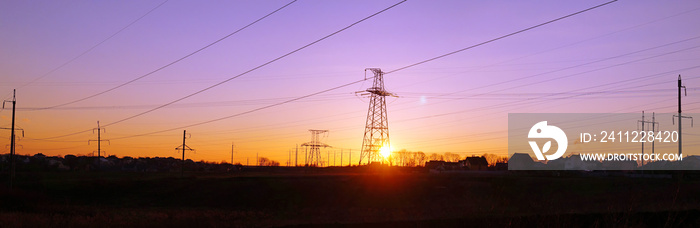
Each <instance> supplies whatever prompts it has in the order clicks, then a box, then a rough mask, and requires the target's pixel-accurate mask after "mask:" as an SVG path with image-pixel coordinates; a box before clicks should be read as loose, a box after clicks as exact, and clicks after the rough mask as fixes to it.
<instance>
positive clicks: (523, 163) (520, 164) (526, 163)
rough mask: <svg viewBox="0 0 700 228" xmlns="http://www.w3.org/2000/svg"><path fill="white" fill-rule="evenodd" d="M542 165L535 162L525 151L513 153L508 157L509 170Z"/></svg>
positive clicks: (533, 167)
mask: <svg viewBox="0 0 700 228" xmlns="http://www.w3.org/2000/svg"><path fill="white" fill-rule="evenodd" d="M538 164H539V165H538ZM543 165H544V164H542V163H539V162H535V161H534V160H532V157H530V155H528V154H525V153H515V154H513V156H511V157H510V159H508V169H510V170H527V169H538V168H540V169H541V168H543V167H542V166H543Z"/></svg>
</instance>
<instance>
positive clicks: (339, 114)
mask: <svg viewBox="0 0 700 228" xmlns="http://www.w3.org/2000/svg"><path fill="white" fill-rule="evenodd" d="M162 2H163V1H2V2H0V31H2V32H0V79H2V80H1V81H2V84H0V96H2V97H1V98H3V99H10V98H11V93H12V89H15V88H16V89H17V102H18V103H17V106H18V110H17V126H18V127H21V128H23V129H24V130H25V131H26V132H25V133H26V134H25V137H24V138H22V139H21V140H20V141H19V142H18V144H20V145H22V147H19V148H18V149H17V153H18V154H35V153H44V154H46V155H66V154H89V153H91V152H93V151H95V150H96V146H95V145H94V144H91V145H88V143H87V142H88V140H89V139H96V137H97V136H96V134H93V133H92V132H84V133H81V134H76V135H72V136H68V137H60V138H53V137H55V136H60V135H65V134H70V133H74V132H80V131H85V130H90V129H92V128H94V127H96V122H97V121H98V120H99V121H100V122H101V123H103V124H107V123H112V122H114V121H117V120H120V119H123V118H126V117H129V116H132V115H135V114H138V113H140V112H143V111H146V110H148V109H150V108H154V107H156V106H158V105H162V104H165V103H168V102H171V101H173V100H176V99H178V98H182V97H184V96H186V95H189V94H191V93H193V92H196V91H198V90H201V89H203V88H206V87H208V86H211V85H214V84H216V83H218V82H221V81H223V80H225V79H228V78H230V77H233V76H235V75H238V74H240V73H243V72H245V71H247V70H249V69H251V68H253V67H256V66H258V65H260V64H262V63H265V62H267V61H270V60H272V59H274V58H276V57H278V56H281V55H283V54H285V53H288V52H290V51H292V50H294V49H297V48H299V47H301V46H303V45H306V44H308V43H310V42H312V41H314V40H317V39H319V38H321V37H323V36H326V35H328V34H330V33H332V32H334V31H337V30H338V29H341V28H343V27H345V26H347V25H349V24H351V23H354V22H356V21H358V20H360V19H362V18H364V17H366V16H369V15H371V14H373V13H375V12H377V11H380V10H382V9H384V8H386V7H388V6H391V5H393V4H395V3H396V2H398V1H305V0H301V1H298V2H295V3H293V4H291V5H290V6H288V7H287V8H285V9H283V10H281V11H279V12H278V13H276V14H273V15H272V16H270V17H268V18H266V19H264V20H262V21H260V22H259V23H257V24H255V25H252V26H251V27H249V28H247V29H245V30H243V31H241V32H239V33H237V34H235V35H233V36H231V37H229V38H227V39H225V40H223V41H221V42H219V43H217V44H215V45H213V46H211V47H209V48H207V49H205V50H203V51H201V52H199V53H197V54H195V55H193V56H191V57H189V58H187V59H185V60H183V61H181V62H178V63H177V64H174V65H172V66H169V67H167V68H165V69H163V70H160V71H158V72H156V73H154V74H152V75H150V76H148V77H146V78H143V79H141V80H138V81H136V82H134V83H132V84H129V85H127V86H124V87H121V88H119V89H116V90H114V91H111V92H108V93H106V94H103V95H100V96H97V97H94V98H91V99H88V100H85V101H82V102H78V103H75V104H71V105H67V106H63V107H58V108H53V109H46V110H33V108H42V107H49V106H53V105H58V104H62V103H66V102H70V101H74V100H76V99H80V98H84V97H86V96H89V95H93V94H95V93H98V92H102V91H105V90H107V89H109V88H112V87H114V86H117V85H119V84H121V83H124V82H126V81H129V80H132V79H134V78H137V77H139V76H142V75H144V74H147V73H148V72H151V71H153V70H156V69H158V68H160V67H162V66H164V65H167V64H168V63H171V62H173V61H175V60H177V59H179V58H182V57H183V56H186V55H188V54H190V53H192V52H194V51H195V50H197V49H200V48H202V47H204V46H206V45H208V44H210V43H212V42H214V41H216V40H218V39H220V38H222V37H223V36H225V35H227V34H229V33H231V32H233V31H235V30H237V29H239V28H241V27H243V26H245V25H247V24H249V23H251V22H252V21H254V20H257V19H258V18H260V17H262V16H264V15H266V14H268V13H270V12H272V11H273V10H275V9H277V8H279V7H281V6H283V5H285V4H287V3H288V2H289V1H168V2H166V3H164V4H163V5H162V6H160V7H159V8H157V9H155V10H154V11H152V12H151V13H150V14H148V15H146V16H145V17H143V18H142V19H140V20H139V21H137V22H136V23H134V24H132V25H131V26H128V27H126V29H124V30H123V31H121V32H119V33H117V34H116V35H115V36H113V37H112V38H110V39H108V40H106V41H105V42H104V43H101V44H100V45H97V44H99V43H100V42H102V41H104V40H105V39H107V38H108V37H110V36H111V35H112V34H115V33H116V32H117V31H119V30H120V29H122V28H124V27H125V26H127V25H129V24H130V23H132V22H133V21H134V20H136V19H137V18H139V17H141V16H143V15H144V14H146V13H147V12H149V11H150V10H152V9H153V8H155V7H156V6H158V5H160V4H161V3H162ZM604 2H606V1H575V2H572V1H537V2H521V1H407V2H405V3H403V4H401V5H398V6H397V7H395V8H392V9H390V10H388V11H386V12H384V13H382V14H379V15H377V16H375V17H373V18H371V19H369V20H367V21H364V22H362V23H360V24H358V25H356V26H354V27H352V28H350V29H348V30H345V31H343V32H341V33H339V34H337V35H335V36H333V37H330V38H328V39H326V40H324V41H322V42H319V43H317V44H315V45H313V46H310V47H308V48H306V49H304V50H302V51H299V52H297V53H295V54H293V55H290V56H288V57H286V58H284V59H282V60H280V61H277V62H274V63H272V64H270V65H268V66H265V67H263V68H261V69H259V70H256V71H253V72H251V73H249V74H246V75H244V76H242V77H240V78H237V79H234V80H232V81H229V82H227V83H225V84H223V85H221V86H218V87H215V88H214V89H211V90H208V91H206V92H203V93H201V94H198V95H196V96H193V97H190V98H188V99H185V100H183V101H181V102H178V103H176V104H173V105H170V106H168V107H165V108H163V109H159V110H156V111H154V112H151V113H148V114H145V115H142V116H139V117H136V118H134V119H130V120H128V121H124V122H121V123H118V124H114V125H111V126H108V127H106V129H107V130H106V133H104V134H103V138H104V139H111V141H110V144H109V145H104V146H103V150H105V151H106V152H107V154H110V155H111V154H115V155H117V156H133V157H146V156H148V157H154V156H160V157H169V156H173V157H179V156H180V154H179V153H178V152H176V151H175V150H174V148H175V147H177V146H179V145H180V144H181V143H182V130H184V129H185V128H179V129H177V130H171V131H167V132H162V133H158V134H153V135H147V136H140V137H130V136H134V135H139V134H144V133H150V132H155V131H160V130H165V129H172V128H178V127H182V126H187V125H190V124H195V123H200V122H204V121H207V120H212V119H217V118H220V117H224V116H229V115H233V114H236V113H241V112H246V111H250V110H253V109H256V108H259V107H263V106H266V105H270V104H274V103H278V102H281V101H284V100H287V99H291V98H295V97H299V96H304V95H307V94H311V93H314V92H318V91H322V90H325V89H328V88H332V87H335V86H339V85H343V84H346V83H350V82H353V81H356V80H360V79H362V78H363V77H364V69H365V68H368V67H378V68H382V69H383V70H384V71H391V70H394V69H398V68H401V67H404V66H407V65H410V64H413V63H416V62H420V61H423V60H426V59H429V58H432V57H435V56H439V55H442V54H445V53H448V52H451V51H455V50H459V49H461V48H465V47H468V46H471V45H474V44H477V43H481V42H484V41H487V40H490V39H493V38H496V37H499V36H502V35H505V34H508V33H511V32H515V31H518V30H520V29H524V28H527V27H529V26H533V25H536V24H539V23H542V22H545V21H548V20H551V19H554V18H557V17H561V16H564V15H567V14H570V13H573V12H576V11H579V10H583V9H586V8H589V7H592V6H595V5H598V4H601V3H604ZM699 22H700V2H698V1H673V2H668V1H619V2H615V3H612V4H610V5H607V6H604V7H601V8H598V9H595V10H592V11H589V12H586V13H583V14H580V15H576V16H574V17H571V18H567V19H565V20H562V21H558V22H555V23H552V24H549V25H546V26H543V27H540V28H537V29H534V30H530V31H527V32H524V33H521V34H517V35H515V36H512V37H508V38H505V39H502V40H498V41H495V42H492V43H489V44H486V45H483V46H479V47H477V48H473V49H470V50H467V51H464V52H460V53H458V54H455V55H451V56H448V57H445V58H441V59H439V60H436V61H432V62H429V63H425V64H421V65H418V66H415V67H412V68H408V69H405V70H401V71H397V72H395V73H391V74H387V75H386V88H387V89H388V90H389V91H392V92H394V93H396V94H397V95H399V97H398V98H389V99H388V102H387V103H388V110H389V113H388V116H389V126H390V135H391V142H392V147H393V148H394V149H395V150H400V149H407V150H410V151H423V152H426V153H444V152H452V153H458V154H460V155H462V156H468V155H474V154H476V155H480V154H483V153H494V154H499V155H506V154H507V121H508V119H507V117H508V113H520V112H554V113H588V112H592V113H608V112H619V113H625V112H629V113H638V112H641V111H643V110H644V111H646V112H657V113H664V112H665V113H672V112H675V111H676V110H677V107H676V93H677V90H676V78H677V77H678V75H679V74H681V75H683V77H684V79H685V80H684V82H685V85H686V86H687V88H688V96H687V97H685V98H684V105H685V106H684V111H687V112H689V113H692V112H697V109H700V98H699V97H700V96H699V95H698V90H697V89H698V88H700V86H698V85H700V80H697V79H698V78H699V77H700V61H698V60H700V48H699V47H700V29H698V28H700V24H699ZM95 45H97V46H95ZM92 47H95V48H94V49H92V50H90V48H92ZM87 50H90V51H88V52H86V51H87ZM84 52H86V53H85V54H84V55H82V56H81V53H84ZM77 56H80V57H79V58H76V57H77ZM74 58H76V59H75V60H74V61H71V59H74ZM65 63H68V64H65ZM64 64H65V65H64ZM54 69H56V70H55V71H54ZM497 83H498V84H497ZM370 84H371V82H370V81H366V82H364V83H360V84H355V85H352V86H349V87H344V88H341V89H338V90H334V91H330V92H328V93H324V94H321V95H317V96H313V97H310V98H306V99H302V100H299V101H295V102H291V103H287V104H284V105H280V106H276V107H272V108H269V109H265V110H261V111H257V112H253V113H250V114H245V115H241V116H237V117H234V118H230V119H226V120H222V121H217V122H214V123H209V124H203V125H200V126H195V127H188V128H186V130H187V131H188V133H191V138H190V139H188V141H187V144H188V145H189V146H190V147H192V148H195V149H197V151H196V153H190V154H187V158H191V159H193V160H207V161H217V162H218V161H222V160H226V161H229V160H230V151H231V143H232V142H235V144H236V151H237V153H236V155H235V158H234V159H235V160H236V161H237V162H242V163H244V164H245V160H246V158H251V159H250V160H251V163H252V161H253V159H254V158H255V156H256V153H259V155H260V156H265V157H269V158H272V159H274V160H277V161H280V162H281V163H282V164H285V163H286V161H287V156H288V151H289V150H290V149H293V148H294V147H295V145H296V144H301V143H304V142H307V141H309V140H310V137H311V135H310V133H309V132H308V130H309V129H328V130H329V131H330V133H329V134H328V135H327V136H326V137H324V138H323V142H325V143H327V144H329V145H331V146H334V147H335V148H334V149H331V152H337V153H338V154H339V153H340V149H341V148H343V150H344V152H345V153H346V156H347V152H348V151H349V150H352V152H353V155H352V157H353V162H356V161H357V158H358V157H359V150H360V147H361V145H362V137H363V132H364V127H365V126H364V124H365V118H366V114H367V106H368V100H367V98H362V97H358V96H356V95H355V92H356V91H361V90H364V89H366V88H367V87H368V86H369V85H370ZM601 91H603V93H601V94H588V95H585V94H582V93H584V92H601ZM552 93H561V94H559V95H554V96H547V95H552ZM6 107H9V106H6ZM0 117H1V118H2V119H0V127H9V126H10V117H11V112H10V111H9V110H3V111H0ZM668 128H671V126H668ZM0 134H1V135H0V136H1V137H2V138H4V139H8V138H9V131H7V130H3V131H2V132H0ZM691 134H693V133H691ZM125 137H127V138H125ZM693 137H694V136H693V135H688V136H685V135H684V139H685V140H695V139H693ZM697 137H698V136H695V138H697ZM46 138H52V139H51V140H50V141H47V140H42V139H46ZM120 138H121V139H120ZM7 143H8V144H9V140H8V142H7ZM0 150H1V151H2V153H7V152H8V151H9V149H7V148H2V149H0ZM323 156H324V159H325V156H326V151H323ZM337 159H338V161H339V158H337ZM331 162H332V160H331ZM345 162H347V160H345Z"/></svg>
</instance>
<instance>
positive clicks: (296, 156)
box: [294, 144, 299, 166]
mask: <svg viewBox="0 0 700 228" xmlns="http://www.w3.org/2000/svg"><path fill="white" fill-rule="evenodd" d="M298 161H299V144H297V145H296V147H295V148H294V166H299V162H298Z"/></svg>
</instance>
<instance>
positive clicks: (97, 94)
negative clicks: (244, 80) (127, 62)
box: [37, 0, 297, 126]
mask: <svg viewBox="0 0 700 228" xmlns="http://www.w3.org/2000/svg"><path fill="white" fill-rule="evenodd" d="M296 1H297V0H293V1H291V2H289V3H287V4H286V5H284V6H282V7H280V8H278V9H276V10H274V11H272V12H270V13H268V14H267V15H265V16H263V17H261V18H258V19H257V20H255V21H253V22H251V23H249V24H247V25H246V26H243V27H242V28H239V29H238V30H236V31H234V32H232V33H229V34H228V35H226V36H224V37H222V38H219V39H218V40H216V41H214V42H212V43H209V44H207V45H206V46H204V47H202V48H200V49H197V50H196V51H194V52H191V53H189V54H187V55H185V56H183V57H181V58H179V59H177V60H175V61H172V62H170V63H168V64H165V65H164V66H162V67H159V68H158V69H155V70H153V71H151V72H148V73H146V74H144V75H141V76H139V77H137V78H134V79H131V80H130V81H127V82H124V83H122V84H119V85H117V86H115V87H112V88H109V89H107V90H105V91H102V92H99V93H96V94H93V95H90V96H87V97H83V98H80V99H77V100H74V101H70V102H67V103H63V104H59V105H54V106H50V107H45V108H40V109H37V110H46V109H53V108H57V107H62V106H66V105H70V104H75V103H78V102H81V101H84V100H87V99H90V98H93V97H96V96H99V95H102V94H105V93H108V92H110V91H113V90H116V89H118V88H121V87H123V86H126V85H128V84H131V83H133V82H135V81H138V80H140V79H143V78H145V77H148V76H150V75H152V74H154V73H156V72H158V71H160V70H163V69H165V68H167V67H169V66H172V65H174V64H176V63H178V62H180V61H182V60H184V59H187V58H189V57H190V56H193V55H195V54H197V53H199V52H200V51H203V50H204V49H207V48H209V47H211V46H213V45H215V44H217V43H219V42H221V41H223V40H225V39H227V38H229V37H231V36H233V35H235V34H236V33H238V32H240V31H243V30H244V29H246V28H248V27H250V26H252V25H254V24H256V23H258V22H259V21H261V20H263V19H265V18H267V17H269V16H271V15H272V14H274V13H276V12H278V11H280V10H282V9H284V8H286V7H287V6H289V5H291V4H292V3H294V2H296ZM166 106H167V105H166ZM112 124H114V123H112ZM107 125H111V124H107ZM107 125H105V126H107Z"/></svg>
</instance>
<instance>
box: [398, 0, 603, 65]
mask: <svg viewBox="0 0 700 228" xmlns="http://www.w3.org/2000/svg"><path fill="white" fill-rule="evenodd" d="M616 1H617V0H612V1H609V2H606V3H603V4H600V5H597V6H594V7H591V8H588V9H585V10H581V11H578V12H575V13H572V14H569V15H566V16H563V17H559V18H556V19H554V20H550V21H547V22H544V23H541V24H538V25H535V26H531V27H528V28H525V29H522V30H518V31H515V32H512V33H508V34H506V35H503V36H499V37H496V38H493V39H490V40H487V41H484V42H481V43H478V44H474V45H472V46H469V47H465V48H462V49H459V50H456V51H453V52H450V53H447V54H443V55H440V56H436V57H433V58H430V59H427V60H423V61H420V62H417V63H414V64H411V65H408V66H404V67H401V68H398V69H395V70H392V71H388V72H385V73H384V74H390V73H393V72H397V71H400V70H404V69H407V68H411V67H414V66H418V65H421V64H424V63H427V62H432V61H435V60H437V59H441V58H444V57H447V56H450V55H454V54H457V53H460V52H463V51H466V50H469V49H472V48H475V47H479V46H482V45H484V44H488V43H491V42H494V41H497V40H500V39H503V38H507V37H510V36H513V35H516V34H519V33H523V32H526V31H528V30H532V29H535V28H538V27H541V26H544V25H547V24H551V23H554V22H556V21H559V20H563V19H566V18H568V17H572V16H575V15H577V14H581V13H584V12H587V11H590V10H593V9H596V8H599V7H603V6H605V5H608V4H610V3H613V2H616Z"/></svg>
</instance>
